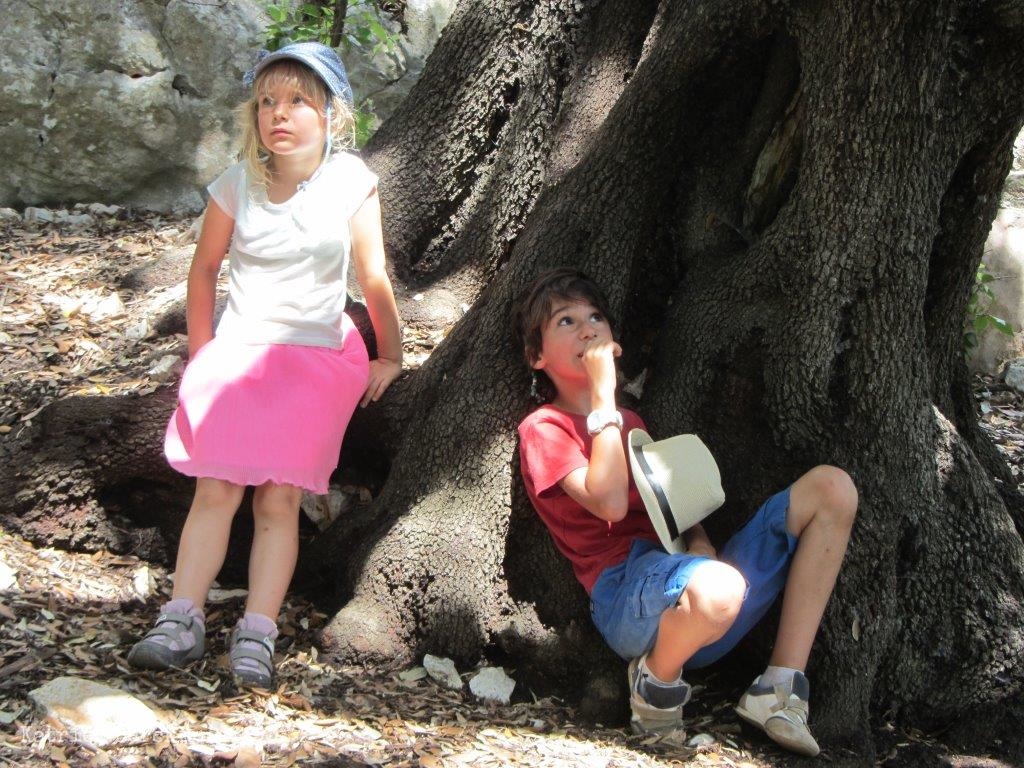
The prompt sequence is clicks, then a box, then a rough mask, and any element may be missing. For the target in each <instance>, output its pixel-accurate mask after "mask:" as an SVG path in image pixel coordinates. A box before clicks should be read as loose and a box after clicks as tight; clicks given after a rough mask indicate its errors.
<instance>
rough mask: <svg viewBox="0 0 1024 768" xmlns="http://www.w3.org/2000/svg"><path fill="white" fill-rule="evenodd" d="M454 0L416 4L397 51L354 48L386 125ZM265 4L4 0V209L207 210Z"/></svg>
mask: <svg viewBox="0 0 1024 768" xmlns="http://www.w3.org/2000/svg"><path fill="white" fill-rule="evenodd" d="M455 2H456V0H408V2H407V3H406V5H405V9H404V14H405V15H404V17H403V21H404V26H405V28H406V34H405V35H404V36H402V37H401V38H400V40H399V44H398V47H397V50H396V51H394V52H392V53H378V54H376V55H374V56H372V57H371V56H369V55H368V54H365V55H364V54H362V53H360V52H358V51H351V52H349V53H347V54H345V59H346V63H347V65H348V66H349V68H350V70H351V75H352V81H353V89H354V90H355V93H356V97H357V98H358V99H363V98H367V97H368V98H370V100H371V101H372V102H373V106H374V110H375V111H376V114H377V116H378V118H379V119H381V120H383V119H385V118H386V117H387V116H388V115H390V114H391V113H392V112H393V111H394V109H395V107H396V106H397V105H398V103H399V102H400V101H401V100H402V99H403V98H405V95H406V94H407V93H408V92H409V89H410V88H411V87H412V84H413V83H414V82H415V81H416V79H418V77H419V74H420V72H421V71H422V69H423V64H424V62H425V61H426V58H427V56H428V55H429V54H430V51H431V50H432V49H433V46H434V43H435V42H436V40H437V38H438V36H439V35H440V33H441V29H442V27H443V26H444V25H445V24H446V23H447V21H448V18H449V17H450V16H451V13H452V10H453V9H454V7H455ZM264 8H265V2H264V0H230V2H226V3H220V2H218V3H207V2H202V3H199V2H195V1H194V0H121V1H120V2H117V3H109V2H107V3H97V2H94V0H55V1H54V2H50V3H5V4H4V14H3V20H4V34H3V35H2V36H0V71H2V72H3V73H4V78H3V80H4V83H3V85H2V87H0V144H2V146H3V147H4V150H5V157H7V158H9V161H8V162H7V163H4V164H3V167H2V168H0V208H3V207H4V206H12V207H16V208H19V209H20V208H24V207H26V206H47V205H50V206H52V205H53V204H55V203H74V202H85V203H91V202H96V201H102V202H106V203H111V202H116V203H122V204H129V205H134V206H136V207H141V208H149V209H153V210H158V211H175V212H189V211H198V210H200V209H201V208H202V206H203V194H202V190H203V189H204V188H205V186H206V185H207V184H208V183H209V182H210V181H211V180H212V179H213V178H214V177H215V176H216V175H217V174H218V173H220V171H222V170H223V169H224V168H225V167H227V166H228V165H229V164H230V163H231V162H232V159H233V157H234V155H235V151H236V127H235V119H234V109H235V107H236V106H237V105H238V103H239V102H240V101H241V100H242V99H243V98H244V96H245V94H244V92H243V89H242V86H241V76H242V73H243V72H244V71H245V70H246V69H247V68H248V67H249V66H250V65H251V64H252V61H253V55H254V52H255V50H256V49H258V48H260V47H261V46H262V45H263V42H264V38H265V32H264V30H265V27H266V23H267V18H266V15H265V11H264ZM360 9H361V6H359V7H357V6H352V10H351V12H352V13H356V12H359V11H360ZM383 21H384V22H385V23H387V24H390V25H391V27H392V29H393V30H395V31H396V32H397V30H398V29H399V25H398V24H397V23H395V22H392V21H390V20H387V19H384V20H383ZM351 23H355V17H352V21H351Z"/></svg>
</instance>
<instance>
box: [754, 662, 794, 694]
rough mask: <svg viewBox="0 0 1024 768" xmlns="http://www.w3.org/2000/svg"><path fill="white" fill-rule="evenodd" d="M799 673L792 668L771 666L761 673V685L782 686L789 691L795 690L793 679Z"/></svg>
mask: <svg viewBox="0 0 1024 768" xmlns="http://www.w3.org/2000/svg"><path fill="white" fill-rule="evenodd" d="M799 671H800V670H799V669H791V668H790V667H773V666H772V665H771V664H769V665H768V666H767V667H765V668H764V672H762V673H761V685H770V686H772V687H774V686H776V685H781V686H783V687H784V688H786V689H787V690H793V678H794V677H795V676H796V673H797V672H799Z"/></svg>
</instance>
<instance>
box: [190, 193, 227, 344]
mask: <svg viewBox="0 0 1024 768" xmlns="http://www.w3.org/2000/svg"><path fill="white" fill-rule="evenodd" d="M234 231H235V220H234V219H233V218H231V217H230V216H229V215H228V214H226V213H225V212H224V210H223V209H222V208H221V207H220V206H219V205H217V203H215V202H214V201H213V200H211V201H210V202H209V204H208V205H207V206H206V215H205V216H204V217H203V229H202V231H201V232H200V234H199V242H198V243H197V244H196V252H195V255H194V256H193V257H192V266H191V267H189V270H188V296H187V298H186V301H185V321H186V323H187V324H188V356H189V358H190V359H191V358H193V357H195V355H196V352H198V351H199V349H200V348H201V347H202V346H203V345H204V344H206V342H208V341H209V340H210V339H212V338H213V308H214V305H215V304H216V302H217V276H218V275H219V274H220V265H221V262H223V261H224V256H225V255H226V254H227V252H228V246H229V245H231V234H232V232H234Z"/></svg>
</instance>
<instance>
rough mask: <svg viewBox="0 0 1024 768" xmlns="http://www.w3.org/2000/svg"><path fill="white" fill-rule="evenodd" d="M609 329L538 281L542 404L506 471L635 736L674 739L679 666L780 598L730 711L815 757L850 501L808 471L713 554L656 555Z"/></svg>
mask: <svg viewBox="0 0 1024 768" xmlns="http://www.w3.org/2000/svg"><path fill="white" fill-rule="evenodd" d="M608 317H609V314H608V311H607V302H606V300H605V299H604V296H603V295H602V293H601V290H600V289H599V288H598V287H597V286H596V285H595V284H594V283H593V282H592V281H590V280H589V279H588V278H586V277H585V276H584V275H583V274H581V273H580V272H577V271H576V270H573V269H556V270H552V271H550V272H547V273H545V274H544V275H542V276H541V277H540V278H539V279H538V281H537V282H536V283H535V284H534V286H533V288H532V289H531V290H530V291H529V293H528V295H527V296H526V298H525V299H524V300H523V301H522V303H521V304H520V307H519V311H518V317H517V321H518V322H517V330H518V332H519V334H520V338H521V341H522V343H523V349H524V353H525V356H526V361H527V363H528V364H529V365H530V367H531V368H533V370H534V376H535V383H536V381H537V377H540V378H541V379H542V380H543V381H544V382H545V383H546V384H549V385H550V389H551V390H553V392H552V394H553V396H552V397H551V398H550V402H549V403H547V404H545V405H543V406H541V407H540V408H538V409H537V410H536V411H534V412H533V413H531V414H530V415H529V416H527V417H526V418H525V419H524V420H523V422H522V423H521V424H520V425H519V436H520V462H521V469H522V473H523V479H524V481H525V485H526V490H527V493H528V495H529V497H530V501H531V502H532V503H533V506H534V508H535V509H536V510H537V512H538V514H539V515H540V516H541V518H542V519H543V520H544V523H545V524H546V525H547V527H548V530H549V532H550V533H551V536H552V538H553V539H554V542H555V545H556V546H557V547H558V549H559V550H560V551H561V552H562V553H563V554H564V555H565V556H566V557H568V558H569V560H570V562H571V563H572V567H573V571H574V573H575V574H576V578H577V579H578V580H579V582H580V583H581V584H582V585H583V587H584V589H586V590H587V592H588V593H589V594H590V597H591V613H592V615H593V617H594V623H595V624H596V626H597V628H598V631H599V632H600V633H601V635H602V636H603V637H604V638H605V640H606V641H607V642H608V644H609V645H610V646H611V648H612V650H614V651H615V652H616V653H618V654H619V655H620V656H622V657H623V658H625V659H630V662H629V668H628V670H629V671H628V675H629V692H630V699H629V703H630V709H631V711H632V717H631V725H632V727H633V730H634V731H635V732H637V733H647V732H657V733H664V732H669V731H672V730H674V729H676V728H679V727H681V725H682V709H683V705H684V704H685V703H686V702H687V701H688V700H689V698H690V686H689V685H688V684H687V683H686V682H685V681H684V680H683V678H682V670H683V667H684V665H685V666H686V667H689V668H696V667H701V666H705V665H707V664H710V663H712V662H713V661H715V660H717V659H718V658H720V657H721V656H723V655H724V654H725V653H727V652H728V651H729V650H730V649H731V648H732V647H733V646H735V644H736V643H737V642H738V641H739V640H740V638H742V637H743V635H745V634H746V633H747V632H748V631H749V630H750V629H751V627H753V625H754V624H756V623H757V621H758V620H760V618H761V617H762V616H763V615H764V613H765V612H766V611H767V610H768V608H769V607H770V606H771V604H772V602H773V601H774V599H775V597H776V596H777V595H778V593H779V592H780V591H782V592H784V596H783V603H782V617H781V620H780V622H779V629H778V634H777V635H776V639H775V645H774V648H773V651H772V655H771V659H770V661H769V665H768V667H767V668H766V669H765V671H764V672H763V673H762V674H761V675H759V676H758V677H757V678H756V679H755V680H754V682H753V683H752V684H751V686H750V687H749V688H748V689H747V691H746V692H745V693H744V694H743V696H742V697H741V699H740V702H739V705H738V706H737V708H736V711H737V714H739V715H740V716H741V717H742V718H743V719H744V720H747V721H748V722H750V723H752V724H753V725H755V726H757V727H758V728H761V729H762V730H763V731H764V732H765V733H767V734H768V736H769V737H770V738H772V739H773V740H774V741H776V742H777V743H779V744H780V745H782V746H783V747H785V748H787V749H790V750H792V751H794V752H798V753H800V754H804V755H810V756H814V755H817V754H818V752H819V748H818V744H817V742H815V740H814V737H813V736H812V735H811V732H810V730H809V728H808V725H807V716H808V707H807V700H808V698H809V695H810V688H809V684H808V682H807V678H806V677H805V676H804V674H803V672H804V669H805V668H806V665H807V660H808V656H809V655H810V650H811V644H812V643H813V641H814V636H815V634H816V633H817V631H818V625H819V623H820V622H821V617H822V614H823V613H824V610H825V605H826V603H827V602H828V599H829V597H830V596H831V594H832V588H833V586H834V585H835V580H836V576H837V574H838V573H839V567H840V565H841V564H842V560H843V555H844V554H845V552H846V545H847V542H848V541H849V536H850V529H851V528H852V526H853V520H854V516H855V514H856V509H857V491H856V488H855V487H854V485H853V482H852V480H851V479H850V477H849V476H848V475H847V474H846V473H845V472H843V471H842V470H841V469H838V468H836V467H830V466H819V467H815V468H814V469H812V470H811V471H810V472H808V473H807V474H805V475H803V476H802V477H800V478H799V479H798V480H797V481H796V482H795V483H794V484H793V485H792V486H790V487H789V488H787V489H786V490H784V491H781V492H780V493H777V494H775V495H774V496H772V497H770V498H769V499H768V500H767V501H766V502H765V503H764V504H763V505H762V506H761V508H760V509H759V510H758V511H757V512H756V513H755V515H754V516H753V518H752V519H751V520H750V522H748V523H747V524H746V525H745V526H744V527H743V528H742V529H740V531H738V532H737V533H736V534H735V535H734V536H733V537H732V539H730V540H729V542H728V543H727V544H726V545H725V547H724V548H723V549H722V552H721V553H716V551H715V548H714V546H713V545H712V544H711V542H710V541H709V540H708V537H707V535H706V534H705V532H704V529H703V527H702V526H701V525H699V524H698V525H695V526H693V527H692V528H690V529H689V530H688V531H687V532H686V533H685V535H684V538H685V542H686V545H687V552H686V553H684V554H668V553H666V552H665V551H664V550H663V549H662V548H661V545H660V544H659V543H658V537H657V534H656V533H655V532H654V528H653V526H652V525H651V522H650V519H649V517H648V515H647V512H646V510H645V508H644V505H643V502H642V500H641V498H640V495H639V493H638V491H637V488H636V485H635V483H634V482H633V480H632V478H631V477H630V473H629V463H628V461H627V455H626V450H627V446H626V444H625V436H626V434H628V432H629V430H630V429H632V428H634V427H641V428H643V426H644V425H643V422H642V421H641V419H640V417H639V416H638V415H637V414H636V413H634V412H632V411H629V410H627V409H618V408H617V406H616V402H615V383H616V374H615V358H616V357H618V356H619V355H621V353H622V350H621V347H619V345H618V344H617V343H616V342H615V339H614V338H613V335H612V329H611V325H610V323H609V320H608Z"/></svg>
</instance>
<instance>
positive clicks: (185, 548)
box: [172, 477, 245, 611]
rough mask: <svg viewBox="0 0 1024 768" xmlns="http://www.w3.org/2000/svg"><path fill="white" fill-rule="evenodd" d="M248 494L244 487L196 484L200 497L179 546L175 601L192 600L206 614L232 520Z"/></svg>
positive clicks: (211, 482) (206, 479)
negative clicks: (244, 495) (207, 594)
mask: <svg viewBox="0 0 1024 768" xmlns="http://www.w3.org/2000/svg"><path fill="white" fill-rule="evenodd" d="M244 491H245V489H244V488H243V487H242V486H240V485H234V484H232V483H228V482H226V481H224V480H215V479H214V478H211V477H200V478H199V479H198V480H197V481H196V495H195V497H194V498H193V499H192V507H191V508H190V509H189V512H188V518H187V519H186V520H185V527H184V528H183V529H182V531H181V541H180V543H179V544H178V557H177V562H176V565H175V567H174V591H173V593H172V598H173V599H175V600H177V599H179V598H188V599H189V600H191V601H192V603H193V604H194V605H195V607H196V608H198V609H199V610H200V611H201V610H202V608H203V603H205V602H206V593H207V592H209V591H210V585H211V584H212V583H213V580H214V579H215V578H216V577H217V574H218V573H219V572H220V569H221V566H222V565H224V556H225V555H226V554H227V551H228V536H229V534H230V533H231V520H232V518H233V517H234V516H235V512H236V511H237V510H238V505H239V504H241V503H242V493H243V492H244Z"/></svg>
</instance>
